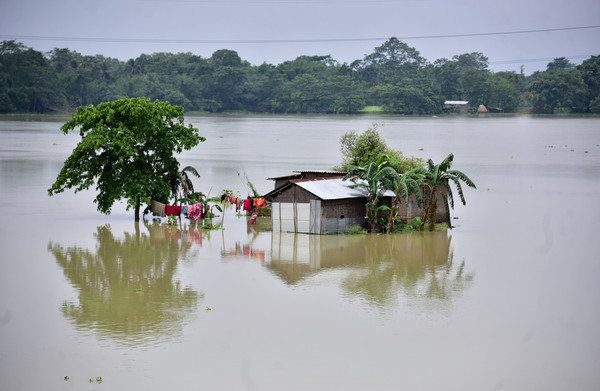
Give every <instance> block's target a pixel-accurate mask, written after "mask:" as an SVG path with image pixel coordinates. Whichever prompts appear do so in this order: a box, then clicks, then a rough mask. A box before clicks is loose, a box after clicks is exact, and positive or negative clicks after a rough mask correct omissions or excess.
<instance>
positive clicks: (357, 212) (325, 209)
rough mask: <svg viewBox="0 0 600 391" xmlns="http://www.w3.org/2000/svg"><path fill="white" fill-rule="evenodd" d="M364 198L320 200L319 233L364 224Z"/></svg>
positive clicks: (335, 231) (343, 230) (337, 230)
mask: <svg viewBox="0 0 600 391" xmlns="http://www.w3.org/2000/svg"><path fill="white" fill-rule="evenodd" d="M365 202H366V198H348V199H342V200H327V201H321V233H342V232H345V231H346V230H347V229H348V228H352V227H354V226H356V225H358V226H361V227H364V225H365V213H366V212H365Z"/></svg>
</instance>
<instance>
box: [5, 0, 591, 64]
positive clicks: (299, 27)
mask: <svg viewBox="0 0 600 391" xmlns="http://www.w3.org/2000/svg"><path fill="white" fill-rule="evenodd" d="M589 26H600V0H570V1H568V0H494V1H490V0H456V1H451V0H0V40H8V39H15V40H17V41H18V42H22V43H23V44H25V45H26V46H28V47H32V48H34V49H36V50H39V51H43V52H46V51H48V50H51V49H52V48H55V47H58V48H69V49H71V50H75V51H78V52H80V53H82V54H90V55H95V54H102V55H104V56H107V57H115V58H118V59H120V60H128V59H130V58H135V57H137V56H139V55H140V54H142V53H146V54H151V53H155V52H171V53H178V52H191V53H194V54H197V55H200V56H202V57H210V56H211V55H212V53H213V52H214V51H216V50H219V49H231V50H235V51H237V52H238V54H239V55H240V57H241V58H242V59H243V60H246V61H249V62H250V63H252V64H261V63H263V62H267V63H270V64H279V63H281V62H283V61H286V60H293V59H294V58H296V57H298V56H300V55H331V56H332V57H333V58H334V59H335V60H337V61H338V62H340V63H344V62H347V63H350V62H352V61H354V60H357V59H362V58H363V57H364V56H365V55H367V54H370V53H372V52H373V49H374V48H375V47H377V46H379V45H381V44H382V43H383V42H385V40H386V39H388V38H390V37H398V38H399V39H401V40H403V41H404V42H406V43H407V44H408V45H410V46H412V47H414V48H416V49H417V50H418V51H419V52H420V53H421V55H422V56H424V57H425V58H427V59H428V60H429V61H431V62H433V61H435V60H436V59H439V58H443V57H445V58H452V56H454V55H458V54H463V53H470V52H481V53H483V54H484V55H486V56H487V57H488V58H489V61H490V68H491V69H492V70H494V71H500V70H514V71H517V72H518V71H519V70H520V67H521V65H523V66H524V70H525V73H526V74H530V73H531V72H533V71H535V70H541V69H542V70H543V69H545V67H546V64H547V63H548V62H549V61H550V60H551V59H553V58H556V57H567V58H569V59H570V60H571V61H572V62H573V63H576V64H578V63H581V61H583V60H584V59H585V58H588V57H589V56H590V55H598V54H600V28H581V27H589ZM570 28H577V29H570ZM555 29H562V30H560V31H544V32H529V33H519V34H498V35H480V34H488V33H505V32H507V33H508V32H516V31H531V30H555ZM472 34H474V35H472ZM452 35H454V37H448V36H452ZM456 35H471V36H462V37H456ZM433 36H437V37H433ZM440 36H442V37H440Z"/></svg>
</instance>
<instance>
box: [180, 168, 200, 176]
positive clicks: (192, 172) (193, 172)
mask: <svg viewBox="0 0 600 391" xmlns="http://www.w3.org/2000/svg"><path fill="white" fill-rule="evenodd" d="M181 172H182V173H188V172H189V173H191V174H192V175H194V176H195V177H196V178H200V174H198V171H197V170H196V169H195V168H194V167H192V166H186V167H185V168H184V169H183V170H181Z"/></svg>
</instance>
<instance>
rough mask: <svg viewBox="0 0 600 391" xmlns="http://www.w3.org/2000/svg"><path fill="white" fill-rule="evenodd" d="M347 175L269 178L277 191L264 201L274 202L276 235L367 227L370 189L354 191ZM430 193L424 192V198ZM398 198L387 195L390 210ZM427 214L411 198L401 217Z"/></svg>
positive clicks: (319, 173) (440, 207) (385, 200)
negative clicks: (366, 211) (345, 177)
mask: <svg viewBox="0 0 600 391" xmlns="http://www.w3.org/2000/svg"><path fill="white" fill-rule="evenodd" d="M344 175H345V173H340V172H335V171H295V173H294V174H292V175H288V176H283V177H275V178H269V179H271V180H274V181H275V189H274V190H272V191H271V192H269V193H267V194H265V196H264V197H265V198H266V199H268V200H269V201H270V202H271V220H272V226H273V231H275V232H298V233H310V234H328V233H342V232H344V231H346V230H347V229H348V228H352V227H354V226H356V225H359V226H361V227H364V223H365V208H366V203H367V195H368V192H367V189H365V188H363V187H356V188H352V187H351V185H353V182H352V181H350V180H346V181H344V180H343V178H344ZM427 193H428V190H427V189H424V194H423V196H424V198H425V197H426V196H427ZM394 197H395V194H394V192H393V191H390V190H388V191H386V192H385V193H384V197H383V199H382V204H383V205H388V206H390V205H391V203H392V199H393V198H394ZM442 197H443V196H442ZM443 208H444V203H443V201H441V200H440V202H438V211H437V216H438V220H440V221H444V218H445V216H446V214H445V211H444V209H443ZM423 212H424V210H423V208H421V207H419V206H418V205H417V200H416V197H415V196H414V195H411V198H410V199H409V205H408V207H406V206H405V205H404V204H403V203H402V204H401V205H400V208H399V210H398V217H400V218H404V219H407V220H408V219H411V218H413V217H417V216H422V215H423Z"/></svg>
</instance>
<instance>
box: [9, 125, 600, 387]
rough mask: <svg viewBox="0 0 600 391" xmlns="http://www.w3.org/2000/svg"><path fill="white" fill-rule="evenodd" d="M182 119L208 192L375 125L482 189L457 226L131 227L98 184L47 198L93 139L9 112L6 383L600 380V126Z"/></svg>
mask: <svg viewBox="0 0 600 391" xmlns="http://www.w3.org/2000/svg"><path fill="white" fill-rule="evenodd" d="M187 120H188V121H190V122H191V123H193V124H194V125H196V126H197V127H198V128H199V129H200V133H201V134H202V135H203V136H205V137H207V141H206V142H205V143H203V144H201V145H200V146H198V147H196V148H195V149H194V150H192V151H189V152H186V153H184V154H183V155H182V156H181V157H180V160H181V162H182V164H184V165H192V166H194V167H196V168H197V169H198V171H199V172H200V174H201V178H200V179H196V180H195V181H194V183H195V186H196V188H197V189H198V190H202V191H204V192H205V193H208V192H211V193H212V194H217V193H219V192H220V190H221V189H231V190H233V191H234V192H236V193H238V194H240V195H242V196H245V195H246V194H247V192H248V189H247V186H246V185H245V182H244V177H245V176H247V177H248V178H249V179H250V180H251V181H252V182H253V183H254V185H255V186H256V188H257V189H258V190H259V191H260V192H263V193H264V192H267V191H269V190H271V189H272V186H273V183H272V182H271V181H269V180H267V178H269V177H275V176H281V175H286V174H289V173H290V172H291V171H292V170H299V169H329V168H331V167H332V166H334V165H335V164H337V163H339V161H340V158H341V157H340V153H339V150H338V140H339V137H340V136H341V135H342V134H343V133H344V132H346V131H348V130H352V129H356V130H364V129H366V128H367V127H369V126H370V125H371V123H373V122H378V123H385V126H383V127H382V128H380V133H381V134H382V136H383V137H384V138H385V140H386V141H387V143H388V145H389V146H391V147H393V148H396V149H400V150H402V151H403V152H404V153H405V154H407V155H413V156H418V157H423V158H429V157H431V158H433V160H434V161H436V162H439V161H441V160H442V159H443V158H444V157H445V156H446V155H447V154H448V153H450V152H452V153H454V154H455V163H454V166H453V168H456V169H458V170H462V171H464V172H465V173H466V174H467V175H469V176H470V177H471V179H473V180H474V182H475V183H476V184H477V187H478V189H477V190H472V189H467V190H465V197H466V199H467V205H466V206H462V205H460V204H458V205H457V206H456V208H455V210H454V211H453V212H452V215H453V216H454V217H456V219H454V220H453V222H454V224H455V225H456V228H455V229H453V230H451V231H449V232H448V233H445V232H442V233H439V232H436V233H415V234H407V235H387V236H386V235H363V236H343V235H342V236H339V235H326V236H310V235H293V234H289V233H272V232H271V231H270V230H269V224H268V221H265V220H261V221H259V222H258V223H257V225H256V226H255V227H251V226H249V225H248V223H247V221H246V218H245V217H238V216H236V215H235V212H234V211H233V210H232V209H226V211H225V216H224V220H223V228H224V229H223V230H215V231H208V232H207V231H202V230H201V229H198V227H197V226H195V225H194V224H192V223H190V222H189V221H186V220H182V221H181V222H180V223H179V224H178V225H177V226H172V227H168V226H166V225H164V224H163V223H164V222H165V220H164V219H163V221H161V222H153V221H146V222H142V223H140V224H135V223H134V222H133V215H132V213H130V212H127V211H125V208H124V206H123V205H116V206H115V208H114V210H113V213H112V214H111V215H110V216H105V215H101V214H99V213H98V212H97V211H96V209H95V206H94V204H93V198H94V193H93V192H81V193H77V194H73V192H71V191H67V192H65V193H63V194H60V195H57V196H54V197H48V196H47V193H46V189H47V188H48V187H49V186H50V185H51V183H52V182H53V181H54V179H55V177H56V175H57V173H58V171H59V170H60V167H61V166H62V163H63V161H64V159H65V158H66V157H67V156H68V155H69V153H70V152H71V150H72V149H73V147H74V146H75V145H76V143H77V135H72V136H71V135H69V136H64V135H62V134H61V133H60V131H59V127H60V125H61V123H59V122H42V121H40V122H25V121H0V213H1V214H0V215H1V216H2V219H3V222H2V224H1V225H0V244H1V250H0V389H1V390H32V389H45V390H80V389H85V388H89V389H103V388H104V389H110V390H132V389H145V390H164V389H211V390H282V389H284V390H307V389H311V390H364V389H375V390H397V389H411V390H440V389H456V390H502V389H506V390H533V389H544V390H564V389H577V390H597V389H598V388H600V372H599V371H598V368H599V367H600V337H599V335H598V324H600V284H599V283H598V281H600V256H599V255H598V254H600V240H598V233H597V226H598V222H599V220H600V206H599V204H598V200H600V119H598V118H545V117H528V116H515V117H501V118H499V117H477V118H466V117H451V118H437V119H433V118H401V117H365V116H360V117H353V116H352V117H337V116H335V117H333V116H331V117H324V116H315V117H311V116H264V117H263V116H247V117H234V118H232V117H188V118H187ZM65 376H68V380H65V379H64V378H65ZM97 377H102V383H98V382H96V378H97ZM89 379H92V381H93V383H92V384H90V383H89Z"/></svg>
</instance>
